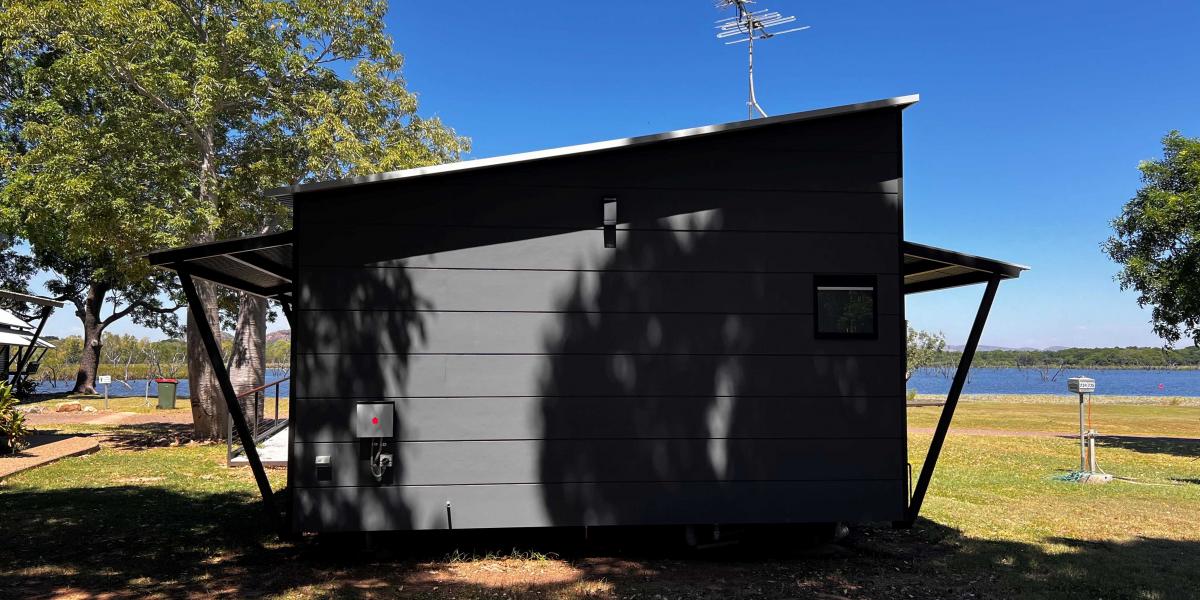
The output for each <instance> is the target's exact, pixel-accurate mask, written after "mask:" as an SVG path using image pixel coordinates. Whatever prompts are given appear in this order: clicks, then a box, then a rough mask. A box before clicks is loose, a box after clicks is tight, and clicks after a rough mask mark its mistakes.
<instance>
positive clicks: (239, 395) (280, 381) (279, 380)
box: [237, 375, 292, 400]
mask: <svg viewBox="0 0 1200 600" xmlns="http://www.w3.org/2000/svg"><path fill="white" fill-rule="evenodd" d="M291 378H292V376H291V375H288V376H287V377H284V378H283V379H276V380H275V381H272V382H271V383H267V384H263V385H260V386H258V387H256V388H254V389H252V390H246V391H244V392H242V393H241V394H238V397H237V399H238V400H241V399H242V398H245V397H246V396H249V395H250V394H256V393H258V392H261V391H263V390H265V389H267V388H269V387H275V386H277V385H279V384H281V383H283V382H285V381H288V380H289V379H291Z"/></svg>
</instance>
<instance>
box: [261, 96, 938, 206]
mask: <svg viewBox="0 0 1200 600" xmlns="http://www.w3.org/2000/svg"><path fill="white" fill-rule="evenodd" d="M920 99H921V97H920V96H919V95H917V94H912V95H909V96H897V97H895V98H885V99H883V100H874V101H871V102H860V103H858V104H846V105H843V106H834V107H830V108H822V109H818V110H809V111H803V112H795V113H789V114H786V115H778V116H774V117H766V118H762V119H749V120H745V121H733V122H730V123H721V124H718V125H705V126H703V127H692V128H690V129H679V130H676V131H666V132H663V133H655V134H651V135H642V136H637V137H627V138H620V139H615V140H607V141H604V142H592V143H590V144H579V145H575V146H564V147H562V148H551V149H549V150H537V151H534V152H522V153H519V154H508V155H505V156H496V157H493V158H479V159H475V160H464V161H461V162H453V163H446V164H442V165H434V166H431V167H418V168H415V169H401V170H399V171H388V172H386V173H378V174H375V175H361V176H358V177H346V178H344V179H335V180H332V181H318V182H313V183H302V184H299V185H289V186H284V187H278V188H274V189H270V190H266V191H265V192H263V195H265V196H268V197H272V198H277V199H279V200H280V201H281V202H283V203H285V204H291V201H292V195H293V194H298V193H302V192H315V191H320V190H332V189H337V188H344V187H350V186H356V185H363V184H368V183H380V182H384V181H395V180H399V179H411V178H414V177H424V176H427V175H440V174H444V173H455V172H459V171H472V170H475V169H484V168H488V167H498V166H501V165H512V164H518V163H526V162H532V161H537V160H545V159H548V158H558V157H563V156H576V155H581V154H588V153H591V152H601V151H604V150H615V149H618V148H630V147H634V146H644V145H647V144H657V143H661V142H668V141H672V140H682V139H688V138H695V137H701V136H707V135H715V134H720V133H727V132H731V131H744V130H748V129H757V128H759V127H769V126H771V125H778V124H781V123H794V122H798V121H808V120H812V119H824V118H828V117H836V116H839V115H847V114H853V113H859V112H864V111H868V110H879V109H881V108H905V107H908V106H911V105H913V104H916V103H917V102H918V101H920Z"/></svg>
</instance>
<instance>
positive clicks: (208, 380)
mask: <svg viewBox="0 0 1200 600" xmlns="http://www.w3.org/2000/svg"><path fill="white" fill-rule="evenodd" d="M195 283H196V293H197V295H199V296H200V300H201V302H203V303H204V312H205V315H206V316H207V317H208V322H209V323H210V324H211V325H212V326H213V327H214V328H216V331H214V332H213V334H214V337H215V338H216V339H217V340H220V339H221V331H220V327H221V314H220V309H219V307H218V306H217V291H216V286H215V285H214V284H212V283H209V282H207V281H204V280H200V279H197V280H195ZM198 308H199V307H196V306H188V320H187V367H188V395H189V396H190V397H191V402H192V426H193V429H194V430H195V437H196V439H198V440H220V439H224V438H225V423H226V421H227V419H228V418H229V409H228V408H227V407H226V406H225V398H224V397H223V396H222V395H221V386H220V384H218V383H217V376H216V371H214V370H213V368H212V364H211V363H209V361H208V352H207V351H206V350H205V348H204V343H203V342H201V341H200V330H199V329H198V326H197V324H196V319H195V317H194V316H193V314H192V313H193V311H195V310H197V309H198Z"/></svg>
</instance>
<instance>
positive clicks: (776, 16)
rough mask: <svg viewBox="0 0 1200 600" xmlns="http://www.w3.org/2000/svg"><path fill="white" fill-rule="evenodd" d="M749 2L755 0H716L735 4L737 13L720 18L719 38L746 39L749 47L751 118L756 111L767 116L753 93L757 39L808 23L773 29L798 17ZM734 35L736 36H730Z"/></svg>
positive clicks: (736, 41)
mask: <svg viewBox="0 0 1200 600" xmlns="http://www.w3.org/2000/svg"><path fill="white" fill-rule="evenodd" d="M747 4H754V0H717V8H718V9H722V10H724V9H726V8H731V7H732V8H733V9H734V10H736V11H737V14H736V15H734V16H732V17H727V18H724V19H720V20H718V21H717V25H716V30H717V39H719V40H728V41H726V42H725V45H726V46H728V45H731V44H740V43H742V42H746V48H747V50H748V54H749V59H750V60H749V79H750V97H749V99H748V100H747V101H746V108H747V110H748V112H749V115H750V118H751V119H753V118H754V113H755V112H756V111H757V112H758V114H759V115H760V116H763V117H765V116H767V113H766V111H764V110H763V109H762V107H761V106H759V105H758V99H757V98H755V96H754V40H765V39H767V38H772V37H775V36H777V35H783V34H785V33H792V32H793V31H803V30H805V29H808V28H809V26H808V25H804V26H802V27H793V28H791V29H783V30H771V29H769V28H771V27H778V26H780V25H787V24H789V23H794V22H795V21H796V17H785V16H783V14H781V13H778V12H775V11H772V10H769V9H765V8H764V9H762V10H755V11H752V10H750V9H749V8H747V7H746V5H747ZM730 38H733V39H730Z"/></svg>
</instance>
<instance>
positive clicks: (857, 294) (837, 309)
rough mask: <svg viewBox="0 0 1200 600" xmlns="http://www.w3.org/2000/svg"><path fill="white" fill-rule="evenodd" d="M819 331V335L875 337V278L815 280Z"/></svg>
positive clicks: (817, 327) (848, 277)
mask: <svg viewBox="0 0 1200 600" xmlns="http://www.w3.org/2000/svg"><path fill="white" fill-rule="evenodd" d="M816 287H817V290H816V333H817V335H818V336H820V337H850V338H873V337H875V322H876V319H875V278H874V277H872V276H865V277H864V276H824V277H818V278H817V279H816Z"/></svg>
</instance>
